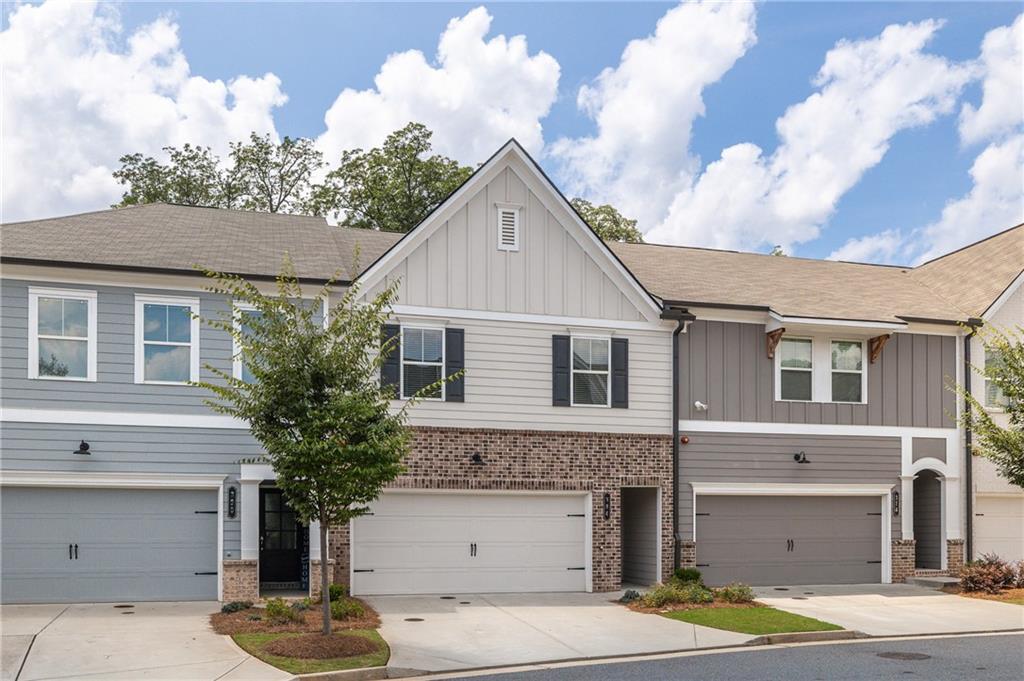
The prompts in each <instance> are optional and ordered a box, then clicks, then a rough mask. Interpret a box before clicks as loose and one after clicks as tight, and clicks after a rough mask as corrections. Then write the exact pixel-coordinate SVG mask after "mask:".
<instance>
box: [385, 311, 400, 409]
mask: <svg viewBox="0 0 1024 681" xmlns="http://www.w3.org/2000/svg"><path fill="white" fill-rule="evenodd" d="M392 338H394V339H395V341H394V344H393V345H392V346H391V351H390V353H388V356H387V357H385V358H384V364H382V365H381V367H380V387H381V388H390V389H391V393H392V395H394V398H395V399H396V400H397V399H398V398H400V397H401V395H400V394H399V393H398V390H399V386H400V385H401V377H400V374H401V372H402V327H401V326H399V325H398V324H385V325H384V327H383V329H381V347H383V345H384V343H387V342H388V341H389V340H391V339H392Z"/></svg>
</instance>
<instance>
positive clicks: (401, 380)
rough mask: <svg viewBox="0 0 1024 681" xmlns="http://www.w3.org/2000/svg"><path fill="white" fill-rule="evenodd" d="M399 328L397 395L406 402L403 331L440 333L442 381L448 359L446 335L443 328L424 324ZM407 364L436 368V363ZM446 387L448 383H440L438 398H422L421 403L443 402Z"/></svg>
mask: <svg viewBox="0 0 1024 681" xmlns="http://www.w3.org/2000/svg"><path fill="white" fill-rule="evenodd" d="M399 328H400V329H401V334H402V335H401V340H402V345H401V347H400V348H399V349H398V362H399V363H398V395H399V397H401V398H402V399H403V400H407V399H410V398H409V397H406V396H405V363H406V362H405V330H406V329H411V330H413V331H438V332H440V333H441V362H440V365H441V378H442V379H443V378H446V376H445V373H444V367H445V363H446V360H447V359H448V347H447V342H448V338H447V334H446V333H445V332H444V327H443V326H428V325H425V324H409V325H405V324H402V325H401V327H399ZM409 364H414V365H418V366H437V364H438V363H437V362H417V361H413V360H410V361H409ZM447 387H448V382H447V381H444V382H442V383H441V396H440V397H424V398H422V399H423V401H425V402H444V401H445V398H446V397H447V394H448V391H447V389H446V388H447Z"/></svg>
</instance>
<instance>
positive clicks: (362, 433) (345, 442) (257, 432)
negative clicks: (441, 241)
mask: <svg viewBox="0 0 1024 681" xmlns="http://www.w3.org/2000/svg"><path fill="white" fill-rule="evenodd" d="M206 274H207V276H208V277H210V278H211V279H213V280H214V282H215V283H213V284H212V285H210V286H208V290H210V291H211V292H214V293H217V294H220V295H223V296H225V297H227V298H228V299H229V300H232V301H234V303H235V304H236V310H235V311H232V312H227V313H223V314H222V315H221V316H218V317H215V318H212V319H204V320H203V321H204V322H205V323H206V324H207V325H209V326H211V327H213V328H215V329H220V330H221V331H224V332H226V333H229V334H231V336H232V337H233V338H234V340H235V344H236V346H237V347H239V348H240V352H239V359H240V360H241V361H242V362H243V364H244V366H245V367H246V369H247V372H246V373H247V374H248V375H250V376H251V380H249V381H245V380H242V379H238V378H235V377H234V376H232V375H231V374H230V373H229V372H226V371H224V370H222V369H220V368H218V367H214V366H209V365H207V369H208V370H209V371H211V372H212V373H213V374H214V375H215V376H216V377H217V378H218V379H219V380H218V381H202V382H198V383H197V385H199V386H201V387H203V388H206V389H207V390H209V391H210V392H212V393H213V394H214V396H215V397H214V398H213V399H209V400H207V403H208V404H209V405H210V406H211V407H212V408H213V409H214V410H215V411H217V412H219V413H222V414H228V415H231V416H234V417H237V418H239V419H241V420H244V421H246V422H248V424H249V427H250V429H251V431H252V434H253V436H254V437H255V438H256V440H257V441H258V442H259V443H260V444H261V445H262V446H263V449H264V451H265V452H266V454H265V455H264V456H263V457H261V460H263V461H266V462H268V463H270V465H271V466H272V467H273V468H274V472H275V473H276V475H277V486H278V487H279V488H280V489H281V491H282V492H283V494H284V496H285V498H286V499H287V501H288V505H289V506H290V507H291V508H292V509H293V510H294V511H295V513H296V515H297V516H298V517H299V518H300V519H301V520H302V521H303V522H307V523H308V522H310V521H319V523H320V566H321V571H320V577H321V594H322V600H323V633H324V634H329V633H330V632H331V609H330V608H331V606H330V589H329V586H330V578H329V575H328V571H327V567H328V557H327V532H328V528H329V527H331V526H337V525H339V524H343V523H346V522H348V521H349V520H351V519H352V518H354V517H356V516H359V515H362V514H364V513H366V512H367V505H368V504H370V503H371V502H372V501H373V500H374V499H376V498H377V497H378V496H379V495H380V492H381V490H382V489H383V488H384V486H385V485H386V484H387V483H389V482H391V481H392V480H394V479H395V478H396V477H397V476H398V475H399V474H400V473H401V472H402V470H403V469H402V457H403V456H404V455H405V454H406V452H407V450H408V448H409V433H408V429H407V428H406V414H407V410H408V408H409V406H410V405H411V404H412V403H414V402H415V401H417V400H418V399H419V397H420V395H422V394H426V393H428V392H430V391H432V390H436V389H437V385H436V384H435V385H431V386H428V387H427V388H424V389H423V390H422V391H421V392H420V393H418V394H417V395H416V396H415V397H414V398H413V399H412V400H410V401H409V402H406V403H405V404H404V405H403V406H402V407H401V408H399V409H397V410H393V409H392V408H391V393H390V392H389V391H387V390H384V389H382V388H381V386H380V384H379V381H378V378H377V376H378V372H379V369H380V367H381V365H382V364H383V362H384V359H385V357H386V356H387V354H388V353H389V352H391V351H392V349H393V344H394V342H395V341H394V340H391V341H389V342H387V343H385V344H384V345H383V346H381V328H382V325H383V323H384V322H385V321H386V320H387V318H388V315H389V309H390V307H391V304H392V302H393V301H394V299H395V292H396V287H397V283H396V284H395V285H392V286H391V287H389V288H387V289H386V290H384V291H382V292H381V293H380V294H379V295H377V296H376V297H375V298H374V299H373V300H371V301H369V302H365V303H364V302H357V301H358V298H359V287H358V286H355V285H354V286H352V287H351V288H349V289H348V290H347V291H346V292H345V293H344V294H343V295H342V297H341V300H340V301H339V302H338V304H336V305H335V306H334V307H332V308H331V310H330V314H329V315H328V320H327V322H326V323H324V321H323V319H322V315H321V304H320V303H321V301H322V300H326V299H327V296H328V294H329V293H330V292H331V290H332V289H333V287H332V285H331V284H327V285H325V286H324V287H323V289H321V290H320V292H319V295H318V296H317V298H316V299H315V300H314V301H310V300H308V299H306V300H304V299H303V296H302V289H301V286H300V284H299V282H298V280H297V279H296V277H295V271H294V268H293V267H292V265H291V261H290V260H288V259H287V258H286V260H285V266H284V268H283V270H282V273H281V275H279V276H278V278H277V292H276V295H264V294H262V293H261V292H260V291H259V289H258V288H257V287H256V286H255V285H253V284H252V283H249V282H247V281H245V280H244V279H241V278H239V277H235V276H230V275H225V274H220V273H217V272H212V271H207V272H206ZM242 308H251V311H249V310H246V309H242ZM236 315H237V318H236ZM378 349H380V351H378Z"/></svg>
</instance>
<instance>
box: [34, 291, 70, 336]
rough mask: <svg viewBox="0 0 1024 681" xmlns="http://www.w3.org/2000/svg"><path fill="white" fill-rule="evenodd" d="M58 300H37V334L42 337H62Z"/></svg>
mask: <svg viewBox="0 0 1024 681" xmlns="http://www.w3.org/2000/svg"><path fill="white" fill-rule="evenodd" d="M61 302H62V301H61V299H60V298H40V299H39V326H38V328H39V333H41V334H42V335H44V336H63V335H64V322H63V311H62V309H61V308H62V305H61Z"/></svg>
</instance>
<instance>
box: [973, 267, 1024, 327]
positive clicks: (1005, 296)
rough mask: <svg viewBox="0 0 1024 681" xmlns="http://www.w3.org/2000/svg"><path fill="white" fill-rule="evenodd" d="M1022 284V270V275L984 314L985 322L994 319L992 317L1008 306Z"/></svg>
mask: <svg viewBox="0 0 1024 681" xmlns="http://www.w3.org/2000/svg"><path fill="white" fill-rule="evenodd" d="M1022 282H1024V270H1021V272H1020V274H1018V275H1017V276H1016V278H1014V280H1013V281H1012V282H1010V285H1009V286H1007V287H1006V289H1005V290H1004V291H1003V292H1002V293H1000V294H999V297H998V298H996V299H995V301H994V302H993V303H992V304H991V305H989V306H988V308H987V309H986V310H985V312H983V313H982V315H981V318H982V319H984V320H985V321H988V320H990V319H992V316H993V315H995V313H996V312H998V311H999V308H1001V307H1002V306H1003V305H1004V304H1006V301H1007V300H1009V299H1010V297H1011V296H1013V294H1014V293H1016V292H1017V289H1019V288H1020V286H1021V283H1022Z"/></svg>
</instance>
